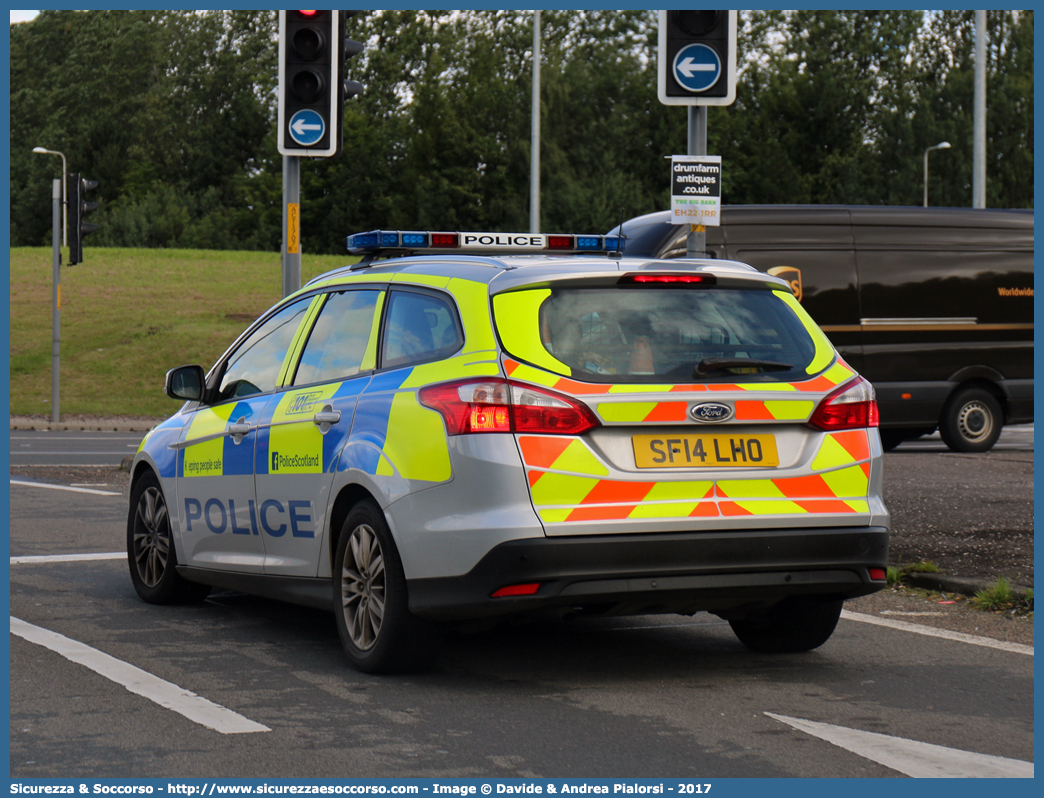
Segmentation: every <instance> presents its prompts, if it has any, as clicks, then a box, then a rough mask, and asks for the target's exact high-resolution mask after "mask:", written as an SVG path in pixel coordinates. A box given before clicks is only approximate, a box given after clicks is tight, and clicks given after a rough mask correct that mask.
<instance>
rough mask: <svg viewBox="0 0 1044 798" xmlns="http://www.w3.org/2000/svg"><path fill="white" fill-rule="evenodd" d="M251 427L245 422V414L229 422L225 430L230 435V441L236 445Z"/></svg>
mask: <svg viewBox="0 0 1044 798" xmlns="http://www.w3.org/2000/svg"><path fill="white" fill-rule="evenodd" d="M252 429H254V428H253V427H251V426H250V425H249V424H247V423H246V416H243V417H242V418H240V419H239V421H236V422H233V423H231V424H229V425H228V429H227V430H225V431H226V432H227V433H228V434H229V435H231V436H232V442H233V443H234V444H236V445H237V446H238V445H239V443H240V442H241V441H242V440H243V438H244V436H246V435H248V434H249V433H250V431H251V430H252Z"/></svg>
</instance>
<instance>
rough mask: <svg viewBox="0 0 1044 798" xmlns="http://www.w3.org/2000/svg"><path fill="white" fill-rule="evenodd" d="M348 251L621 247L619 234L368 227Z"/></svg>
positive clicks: (603, 249) (533, 250)
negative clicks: (408, 229)
mask: <svg viewBox="0 0 1044 798" xmlns="http://www.w3.org/2000/svg"><path fill="white" fill-rule="evenodd" d="M347 244H348V251H349V252H352V253H355V254H360V255H361V254H376V253H378V252H382V251H388V250H408V251H410V252H447V251H455V252H470V253H475V252H486V253H500V254H507V253H508V252H523V253H536V252H547V253H551V252H553V253H556V254H570V253H584V252H611V251H613V250H616V249H621V250H622V249H623V242H622V241H621V240H620V238H619V237H618V236H600V235H552V234H543V233H460V232H455V233H450V232H446V233H436V232H430V231H422V230H411V231H403V230H371V231H370V232H368V233H355V234H354V235H350V236H348V242H347Z"/></svg>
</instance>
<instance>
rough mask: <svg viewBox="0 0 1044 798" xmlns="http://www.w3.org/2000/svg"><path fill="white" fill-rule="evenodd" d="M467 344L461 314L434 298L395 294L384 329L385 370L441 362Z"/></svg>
mask: <svg viewBox="0 0 1044 798" xmlns="http://www.w3.org/2000/svg"><path fill="white" fill-rule="evenodd" d="M463 344H464V336H463V335H462V334H461V329H460V322H459V320H458V318H457V311H456V309H455V308H454V307H453V305H452V304H450V302H448V301H447V300H445V299H443V298H442V297H438V296H435V295H433V294H421V293H414V292H412V291H392V293H391V299H390V301H389V305H388V315H387V321H386V322H385V327H384V343H383V352H382V357H381V367H382V368H394V367H397V366H407V365H410V364H412V363H424V362H427V361H431V360H439V359H440V358H444V357H448V356H449V355H452V354H453V353H454V352H456V351H457V350H458V349H460V347H461V346H462V345H463Z"/></svg>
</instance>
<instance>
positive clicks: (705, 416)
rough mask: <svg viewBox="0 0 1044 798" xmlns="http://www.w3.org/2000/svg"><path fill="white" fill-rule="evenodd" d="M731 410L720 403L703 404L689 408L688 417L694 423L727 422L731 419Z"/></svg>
mask: <svg viewBox="0 0 1044 798" xmlns="http://www.w3.org/2000/svg"><path fill="white" fill-rule="evenodd" d="M732 412H733V411H732V408H731V407H729V406H728V405H726V404H722V403H721V402H703V403H702V404H698V405H693V406H692V407H691V408H689V415H690V416H692V418H693V420H694V421H703V422H710V421H728V420H729V419H730V418H732Z"/></svg>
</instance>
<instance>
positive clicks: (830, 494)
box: [519, 430, 870, 523]
mask: <svg viewBox="0 0 1044 798" xmlns="http://www.w3.org/2000/svg"><path fill="white" fill-rule="evenodd" d="M519 446H520V448H521V451H522V458H523V460H524V461H525V464H526V471H527V477H528V480H529V486H530V492H531V495H532V497H533V504H534V505H535V506H536V508H537V511H538V512H539V514H540V518H541V519H542V520H543V521H545V522H548V523H571V522H579V521H609V520H624V519H670V518H713V517H717V516H725V517H735V516H747V515H794V514H839V513H868V512H869V511H870V508H869V504H868V502H867V492H868V489H869V477H870V463H869V457H870V444H869V440H868V438H867V432H866V430H848V431H845V432H834V433H830V434H828V435H824V436H823V440H822V442H821V444H820V448H819V451H818V452H817V453H816V456H815V457H814V458H813V466H812V467H813V469H814V470H815V471H816V472H817V473H815V474H809V475H807V476H801V477H780V478H775V479H773V478H760V479H759V478H754V479H719V480H709V479H699V478H696V479H693V480H685V481H677V480H672V481H654V480H620V479H605V478H604V477H607V476H608V475H609V468H608V467H607V466H606V464H605V463H604V462H603V461H602V460H601V459H600V458H599V457H598V456H597V455H596V454H595V453H594V452H593V451H592V450H591V449H590V448H589V447H588V446H587V444H586V443H585V442H584V441H583V440H581V439H580V438H568V437H562V436H539V435H522V436H520V437H519ZM694 476H696V477H698V475H697V474H694Z"/></svg>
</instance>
